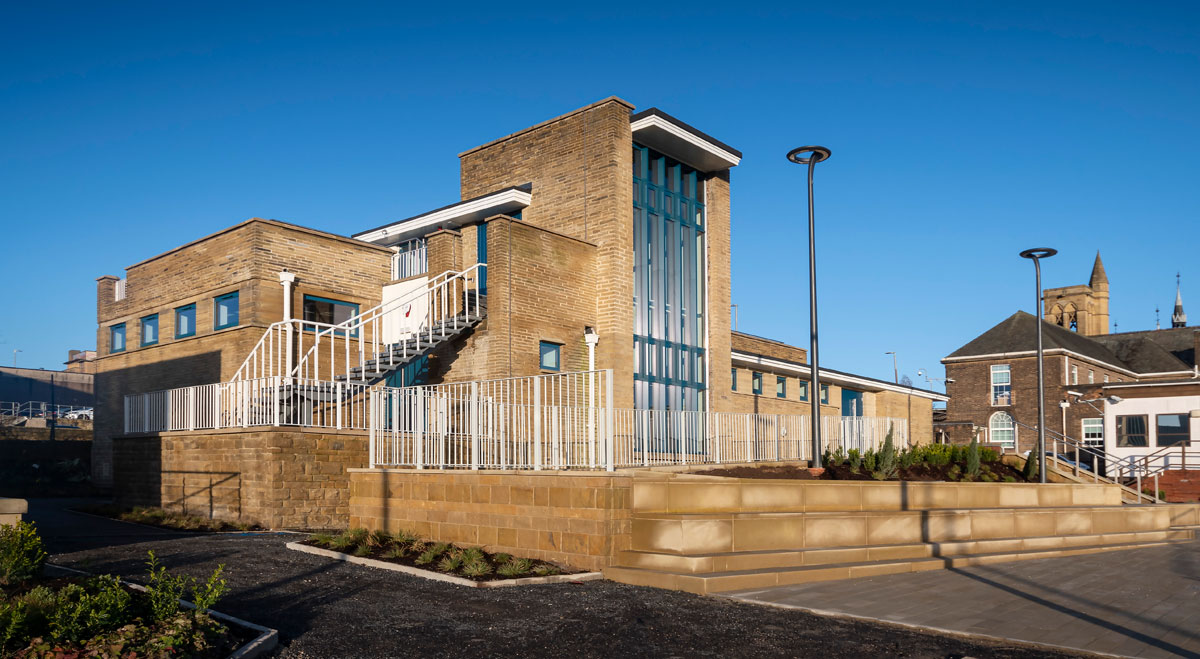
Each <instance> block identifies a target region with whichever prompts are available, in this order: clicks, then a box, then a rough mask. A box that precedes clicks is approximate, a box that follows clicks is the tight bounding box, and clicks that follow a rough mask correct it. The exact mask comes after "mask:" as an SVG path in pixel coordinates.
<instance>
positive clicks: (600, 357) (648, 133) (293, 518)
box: [95, 97, 945, 552]
mask: <svg viewBox="0 0 1200 659" xmlns="http://www.w3.org/2000/svg"><path fill="white" fill-rule="evenodd" d="M740 159H741V154H740V153H739V152H738V151H737V150H735V149H733V148H732V147H730V146H728V145H726V144H724V143H722V142H720V141H718V140H716V139H715V138H713V137H711V136H709V135H706V134H705V133H703V132H701V131H699V130H697V129H695V128H693V127H691V126H689V125H687V124H685V123H683V122H681V121H679V120H678V119H675V118H674V117H671V116H669V115H667V114H666V113H663V112H661V111H659V110H657V109H650V110H646V111H643V112H637V113H635V112H633V107H632V106H631V105H630V104H628V103H626V102H625V101H623V100H621V99H619V98H615V97H611V98H607V99H604V100H602V101H600V102H598V103H594V104H591V105H588V106H586V107H583V108H580V109H578V110H575V111H573V112H569V113H567V114H565V115H562V116H560V117H556V118H554V119H551V120H549V121H546V122H543V123H541V124H538V125H536V126H533V127H530V128H527V129H525V130H521V131H518V132H516V133H513V134H511V135H507V136H505V137H502V138H500V139H498V140H495V141H493V142H490V143H488V144H484V145H482V146H479V147H476V148H473V149H470V150H468V151H465V152H463V153H461V154H460V164H461V174H460V176H461V185H460V187H461V198H462V201H459V202H456V203H453V204H450V205H448V206H445V207H442V208H438V209H435V210H432V211H429V212H427V213H422V214H420V215H417V216H414V217H410V218H406V219H403V220H398V221H395V222H390V223H388V224H386V225H383V226H380V227H376V228H373V229H369V230H365V231H362V232H360V233H357V234H355V235H353V236H352V237H343V236H337V235H333V234H329V233H326V232H322V231H318V230H314V229H308V228H304V227H298V226H295V225H290V224H286V223H283V222H278V221H274V220H263V219H257V218H256V219H251V220H248V221H246V222H244V223H242V224H239V225H236V226H234V227H231V228H229V229H226V230H224V231H221V232H218V233H216V234H213V235H211V236H208V237H205V238H202V239H200V240H197V241H194V242H192V243H188V244H187V245H184V246H181V247H179V248H177V249H175V250H171V251H169V252H167V253H165V254H161V255H159V256H156V257H153V258H151V259H148V260H146V261H143V262H141V263H138V264H136V265H134V266H131V267H130V268H128V269H127V271H126V277H125V278H124V279H118V278H117V277H113V276H105V277H101V278H100V279H99V286H98V293H97V295H98V297H97V308H98V321H99V328H98V336H97V344H98V346H99V357H98V359H97V361H96V364H97V390H98V398H99V402H98V408H97V431H96V438H97V442H96V457H95V462H96V477H97V479H99V480H102V481H103V480H108V479H112V480H114V481H115V485H116V491H117V494H118V498H120V499H121V500H123V501H126V502H130V503H133V502H139V503H153V504H164V505H176V506H180V507H186V508H188V509H189V510H193V511H198V512H203V513H206V514H213V515H216V516H224V517H236V518H242V519H246V518H254V519H256V520H257V521H262V522H265V523H267V524H270V525H273V526H310V527H311V526H330V525H338V524H339V523H340V524H341V525H343V526H344V525H345V524H346V523H347V521H348V519H349V515H348V513H347V511H348V507H347V506H348V502H349V500H350V497H351V487H350V481H351V479H352V472H351V470H352V469H354V468H360V467H365V466H367V463H368V455H367V454H368V450H367V436H366V433H365V432H364V431H363V430H362V427H363V426H361V425H359V426H355V425H354V423H353V422H352V421H349V420H346V421H345V423H343V417H342V416H341V414H342V413H341V412H340V411H339V412H338V415H339V416H338V417H337V419H338V421H337V423H333V422H330V423H327V424H323V425H320V424H310V427H302V428H287V429H286V430H284V429H280V428H277V427H276V428H271V427H269V426H270V424H266V425H267V426H268V427H253V426H255V425H256V424H255V423H253V422H248V421H247V420H246V418H245V416H242V417H238V418H239V419H240V421H235V423H234V424H233V427H230V426H229V425H228V424H226V425H221V424H215V425H214V424H211V423H210V424H208V425H206V421H205V419H208V420H211V419H213V418H217V417H220V416H222V415H224V416H228V415H229V409H230V407H229V406H230V405H231V404H232V403H230V402H229V400H230V399H229V398H228V396H230V395H234V396H242V397H243V398H245V397H248V396H251V395H255V394H253V393H247V391H246V389H245V388H242V389H239V390H237V391H238V392H240V393H234V394H230V393H229V391H226V390H222V391H223V393H221V394H220V395H223V396H226V398H225V399H221V400H218V399H216V398H214V399H212V400H209V399H207V398H204V397H205V396H210V395H214V394H213V393H212V391H213V390H208V389H198V388H196V386H197V385H208V384H209V383H222V382H231V381H237V382H246V381H248V380H252V379H254V378H259V380H261V379H263V378H262V377H260V376H261V374H263V373H267V374H269V377H273V378H279V379H277V380H275V382H276V384H274V385H273V386H274V387H275V391H276V394H275V397H274V398H273V399H271V400H268V401H266V402H265V403H263V404H262V405H261V406H260V407H261V409H259V410H257V411H256V412H255V413H259V414H265V415H267V416H268V417H269V416H271V415H274V416H273V418H274V419H275V421H276V424H275V425H279V424H278V423H277V422H278V420H279V419H280V418H281V415H284V416H286V415H287V414H289V413H290V412H289V409H290V408H289V407H288V406H291V405H294V404H295V403H296V401H297V400H298V399H300V398H304V397H305V396H316V395H317V394H314V393H313V392H314V391H315V389H313V388H311V387H310V386H309V385H303V386H301V385H296V384H292V383H291V382H292V381H294V380H297V379H298V378H300V377H301V376H302V377H303V378H310V379H314V378H313V373H318V374H321V375H319V376H318V377H317V378H315V379H320V380H330V381H335V382H334V383H335V384H336V385H337V387H335V388H329V387H326V388H325V389H322V390H321V391H320V392H319V395H320V396H324V397H325V398H323V399H321V400H323V401H325V403H328V402H329V401H330V400H334V399H336V401H338V403H339V404H341V403H342V402H344V401H345V400H349V399H351V398H354V397H355V396H358V397H359V398H360V399H365V398H366V397H367V396H368V394H367V393H366V389H354V388H343V387H359V386H361V387H364V388H369V387H373V386H377V385H384V384H386V385H392V386H410V385H425V384H429V385H439V384H444V383H478V382H481V381H488V382H494V381H499V380H503V379H507V378H522V377H528V376H537V375H539V374H567V373H569V372H575V371H585V370H588V369H592V368H594V369H598V370H607V371H611V374H612V375H611V383H612V389H611V398H610V399H608V401H607V402H608V404H609V405H610V406H613V407H615V408H617V409H618V410H634V411H640V410H645V411H651V410H653V411H686V412H722V413H725V412H727V413H753V414H756V415H762V416H763V417H764V418H765V417H769V416H772V415H776V416H782V415H802V414H807V413H808V409H809V403H808V400H809V398H808V397H809V395H810V392H809V391H808V387H807V367H806V366H805V364H806V354H805V351H804V350H803V349H801V348H796V347H792V346H788V345H786V344H783V343H780V342H777V341H772V340H769V339H764V338H760V337H755V336H751V335H748V334H744V333H740V332H734V331H732V330H731V327H730V317H729V309H730V290H731V282H730V249H729V246H730V170H731V169H732V168H733V167H735V166H736V165H737V164H738V163H739V162H740ZM447 273H448V274H447ZM448 284H453V286H454V287H452V288H445V287H446V286H447V285H448ZM438 286H442V287H443V288H437V287H438ZM434 290H437V291H446V290H450V291H451V292H450V293H445V294H443V293H436V294H429V295H426V296H425V297H421V296H420V295H424V293H422V292H424V291H434ZM440 307H445V308H449V309H450V310H451V315H450V316H446V317H447V318H450V317H451V316H453V317H454V318H462V319H463V322H462V324H461V325H460V324H457V323H456V324H455V325H454V327H453V329H452V330H450V331H448V332H443V333H442V335H441V336H440V337H439V338H437V339H436V340H435V339H434V338H428V337H432V334H427V335H426V334H421V332H424V331H426V329H427V328H428V327H430V326H432V325H433V324H435V323H434V322H433V321H432V320H430V319H431V318H432V317H433V315H434V314H435V311H436V308H440ZM372 309H383V311H379V312H378V313H377V314H376V315H377V318H376V316H371V314H372V313H375V312H372V311H369V310H372ZM367 317H370V318H372V320H369V321H366V320H364V321H362V322H361V323H359V324H354V323H358V322H359V321H357V320H355V319H361V318H367ZM293 318H295V319H298V320H297V321H296V322H297V323H298V324H295V325H293V324H288V323H292V320H291V319H293ZM376 320H377V321H378V322H376ZM281 322H283V323H284V324H285V325H286V327H281ZM447 322H448V321H447ZM339 323H341V324H340V325H339ZM346 323H350V324H346ZM439 327H443V329H444V327H445V325H439ZM322 328H324V329H322ZM420 328H426V329H420ZM285 330H286V331H285ZM322 333H324V334H323V336H326V337H328V338H327V340H325V343H320V341H321V338H320V337H321V336H322ZM397 336H406V337H409V338H407V339H404V340H400V339H395V338H394V337H397ZM422 337H427V338H422ZM404 341H407V342H408V343H404ZM401 344H404V345H411V346H412V352H408V351H407V349H405V351H400V350H399V348H395V349H393V348H392V347H388V348H386V350H385V351H384V352H379V346H381V345H382V346H385V347H386V346H399V345H401ZM310 346H312V347H310ZM372 351H374V352H372ZM364 353H369V355H368V357H365V358H362V364H364V365H362V366H355V367H347V368H346V369H345V370H343V371H338V368H339V366H338V365H339V364H347V363H351V362H354V363H358V362H356V359H358V358H359V355H361V354H364ZM279 364H286V367H285V368H284V369H283V370H282V371H280V370H278V369H277V367H278V365H279ZM272 368H276V370H271V369H272ZM309 369H311V371H310V370H309ZM301 371H303V373H301ZM281 373H282V378H281V377H280V374H281ZM306 381H307V380H306ZM279 382H283V384H279ZM822 383H824V384H823V391H822V392H821V396H822V413H823V414H825V415H828V416H829V417H830V418H841V417H856V418H858V417H861V418H882V419H883V420H884V421H886V422H887V423H889V424H894V425H897V430H898V431H900V430H903V437H904V438H905V439H907V440H908V441H912V442H920V441H929V439H930V437H931V435H932V411H931V404H932V402H933V401H934V400H945V397H944V396H940V395H938V394H934V393H932V392H928V391H922V390H919V389H914V388H912V387H908V386H902V385H897V384H894V383H888V382H883V381H879V380H875V379H872V378H866V377H862V376H856V375H853V374H849V373H843V372H840V371H836V370H832V369H823V370H822ZM255 386H258V385H255ZM281 387H282V388H281ZM305 387H309V388H307V389H306V388H305ZM173 388H186V391H183V392H182V393H180V394H179V396H177V397H172V398H171V399H170V401H171V402H169V403H164V407H163V408H162V409H163V410H166V411H168V412H169V413H170V414H171V415H172V416H173V419H172V422H171V423H169V424H166V425H162V426H161V427H159V426H154V424H153V423H151V421H152V419H151V416H152V415H153V414H158V413H159V412H154V411H152V410H151V409H150V408H148V407H144V406H143V407H138V406H137V405H138V404H136V401H134V402H133V403H131V402H130V400H128V398H127V397H128V396H129V395H131V394H142V393H145V392H159V391H162V390H166V389H173ZM181 391H182V390H181ZM280 392H282V393H280ZM355 392H358V393H355ZM812 393H815V392H812ZM606 395H607V394H606ZM202 398H203V401H201V399H202ZM314 399H315V398H314ZM164 400H166V399H165V398H164ZM198 401H200V402H198ZM173 405H174V406H182V407H179V409H185V408H186V409H185V411H182V412H180V411H178V409H176V407H171V406H173ZM339 409H340V408H339ZM347 409H349V408H347ZM363 409H365V407H357V408H353V410H352V411H347V412H346V414H347V415H348V416H347V417H346V418H347V419H349V418H350V416H353V415H355V414H360V413H363V412H362V410H363ZM430 409H432V408H430ZM378 411H379V410H378V409H377V408H372V413H374V412H378ZM401 412H402V411H401V408H400V407H399V406H397V407H395V408H394V409H392V408H389V409H386V410H383V411H382V413H383V414H384V415H385V416H387V417H388V418H389V419H390V418H393V417H394V416H395V415H397V414H401ZM304 414H312V412H311V408H310V409H309V410H306V411H305V412H304ZM437 414H442V415H443V416H442V417H439V418H445V414H447V413H446V412H444V411H442V412H437ZM201 417H203V418H201ZM477 422H478V421H476V420H473V421H472V423H477ZM594 422H595V420H594V419H592V421H591V422H590V423H593V424H594ZM656 423H657V421H656ZM239 425H240V427H238V426H239ZM318 425H320V427H317V426H318ZM152 427H153V428H154V429H153V430H152ZM779 427H781V426H780V425H779V424H776V425H774V426H772V428H776V430H773V431H771V432H775V433H776V434H774V435H772V436H771V437H772V441H774V442H775V444H776V445H777V444H778V442H779V439H780V436H781V435H782V434H783V432H782V431H781V430H778V428H779ZM670 430H671V432H674V430H675V428H674V426H671V427H670ZM755 432H757V431H755ZM485 448H486V447H485ZM473 450H479V449H478V447H477V446H476V447H474V449H473ZM775 455H778V453H776V454H775ZM684 459H685V460H686V459H687V458H686V457H685V458H684ZM455 478H465V476H455ZM564 478H566V477H565V476H564ZM564 482H573V483H583V482H584V481H579V480H575V481H571V480H570V479H568V481H564ZM362 487H363V488H366V489H364V491H366V490H368V489H370V487H374V486H373V485H372V486H370V487H368V486H366V485H363V486H362ZM422 492H424V494H423V495H421V496H423V497H430V498H436V497H437V496H446V497H449V496H451V495H450V493H449V491H442V490H438V492H440V494H435V493H433V492H431V491H430V490H428V489H425V490H422ZM409 495H412V492H409V494H408V495H406V496H409ZM489 496H490V494H489ZM530 503H531V505H532V504H533V503H534V502H533V501H532V500H531V502H530ZM610 503H611V502H608V503H605V504H604V505H603V506H600V505H598V507H599V508H605V509H607V508H606V506H608V505H609V504H610ZM393 512H394V511H393ZM460 512H461V511H460ZM455 514H458V512H456V513H455ZM418 521H421V522H422V523H425V522H424V521H423V520H418ZM600 523H601V522H600V521H597V522H596V524H600ZM604 523H605V524H608V523H616V522H611V520H610V521H607V522H604ZM597 528H598V527H597ZM460 530H461V529H460ZM592 530H593V531H594V533H592V535H595V536H597V537H599V536H604V535H605V533H603V532H601V531H600V530H597V529H592ZM559 531H561V529H560V530H559ZM457 532H458V531H455V533H457ZM451 535H453V533H452V534H451ZM502 544H503V543H502ZM584 544H585V545H586V544H587V542H585V543H584ZM506 546H508V545H506ZM611 549H612V548H611V547H602V548H599V549H597V548H596V547H591V549H590V550H595V551H604V552H609V551H610V550H611ZM590 550H589V551H590ZM547 551H549V550H547Z"/></svg>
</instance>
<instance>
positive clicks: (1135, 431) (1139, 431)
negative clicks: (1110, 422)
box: [1117, 414, 1150, 447]
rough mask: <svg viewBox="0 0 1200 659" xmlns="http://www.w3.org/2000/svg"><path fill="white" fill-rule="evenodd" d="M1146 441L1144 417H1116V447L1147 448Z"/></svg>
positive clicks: (1139, 415) (1134, 415) (1136, 415)
mask: <svg viewBox="0 0 1200 659" xmlns="http://www.w3.org/2000/svg"><path fill="white" fill-rule="evenodd" d="M1149 445H1150V444H1149V442H1147V441H1146V415H1145V414H1133V415H1130V416H1118V417H1117V446H1121V447H1136V446H1149Z"/></svg>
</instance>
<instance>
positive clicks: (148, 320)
mask: <svg viewBox="0 0 1200 659" xmlns="http://www.w3.org/2000/svg"><path fill="white" fill-rule="evenodd" d="M147 327H152V328H154V340H153V341H147V340H146V328H147ZM138 343H139V344H140V345H141V346H142V347H143V348H145V347H147V346H152V345H157V344H158V314H156V313H152V314H150V315H149V316H142V317H141V318H139V319H138Z"/></svg>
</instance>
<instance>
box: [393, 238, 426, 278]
mask: <svg viewBox="0 0 1200 659" xmlns="http://www.w3.org/2000/svg"><path fill="white" fill-rule="evenodd" d="M395 249H396V250H397V251H396V253H395V254H393V255H392V279H406V278H408V277H416V276H417V275H423V274H425V271H426V269H427V259H426V251H425V239H424V238H418V239H417V240H410V241H408V242H406V243H404V244H403V245H400V246H399V247H397V248H395Z"/></svg>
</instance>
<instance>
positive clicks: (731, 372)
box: [729, 368, 737, 391]
mask: <svg viewBox="0 0 1200 659" xmlns="http://www.w3.org/2000/svg"><path fill="white" fill-rule="evenodd" d="M729 377H730V381H731V382H732V383H733V384H732V385H731V386H730V388H729V389H730V391H737V369H736V368H731V369H729Z"/></svg>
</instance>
